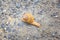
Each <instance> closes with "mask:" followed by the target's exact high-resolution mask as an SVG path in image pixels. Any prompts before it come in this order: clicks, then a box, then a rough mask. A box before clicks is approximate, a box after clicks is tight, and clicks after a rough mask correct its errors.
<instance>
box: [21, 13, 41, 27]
mask: <svg viewBox="0 0 60 40" xmlns="http://www.w3.org/2000/svg"><path fill="white" fill-rule="evenodd" d="M22 21H23V22H27V23H29V24H32V25H35V26H37V27H40V24H39V23H37V22H36V21H35V20H34V17H33V15H32V14H31V13H28V12H26V13H24V14H23V16H22Z"/></svg>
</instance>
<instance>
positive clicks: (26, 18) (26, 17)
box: [23, 13, 34, 23]
mask: <svg viewBox="0 0 60 40" xmlns="http://www.w3.org/2000/svg"><path fill="white" fill-rule="evenodd" d="M23 21H24V22H27V23H32V22H33V21H34V17H33V16H32V14H30V13H25V14H23Z"/></svg>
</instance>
